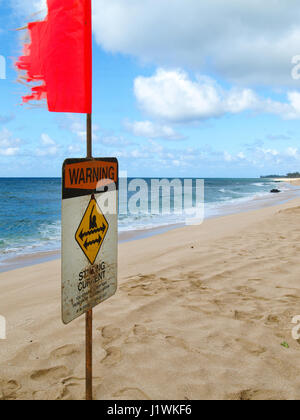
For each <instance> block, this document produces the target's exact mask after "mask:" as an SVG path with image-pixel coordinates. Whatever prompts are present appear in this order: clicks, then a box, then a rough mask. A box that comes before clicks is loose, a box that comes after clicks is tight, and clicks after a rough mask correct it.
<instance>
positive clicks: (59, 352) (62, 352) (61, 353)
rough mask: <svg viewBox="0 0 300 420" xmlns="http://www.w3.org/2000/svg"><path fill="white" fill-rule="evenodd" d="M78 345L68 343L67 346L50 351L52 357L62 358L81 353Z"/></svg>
mask: <svg viewBox="0 0 300 420" xmlns="http://www.w3.org/2000/svg"><path fill="white" fill-rule="evenodd" d="M79 353H80V351H79V349H78V347H76V346H75V345H73V344H66V345H65V346H62V347H59V348H57V349H55V350H53V351H52V352H51V353H50V357H51V358H53V359H60V358H61V357H68V356H74V355H75V354H79Z"/></svg>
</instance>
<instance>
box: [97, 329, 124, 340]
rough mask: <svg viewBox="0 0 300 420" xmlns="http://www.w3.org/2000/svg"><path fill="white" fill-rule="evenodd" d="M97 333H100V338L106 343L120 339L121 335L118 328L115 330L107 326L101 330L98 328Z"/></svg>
mask: <svg viewBox="0 0 300 420" xmlns="http://www.w3.org/2000/svg"><path fill="white" fill-rule="evenodd" d="M98 331H99V332H100V333H101V335H102V337H103V338H104V340H105V341H106V342H110V341H114V340H116V339H117V338H120V337H121V335H122V333H121V329H120V328H115V327H113V326H112V325H107V326H105V327H103V328H98Z"/></svg>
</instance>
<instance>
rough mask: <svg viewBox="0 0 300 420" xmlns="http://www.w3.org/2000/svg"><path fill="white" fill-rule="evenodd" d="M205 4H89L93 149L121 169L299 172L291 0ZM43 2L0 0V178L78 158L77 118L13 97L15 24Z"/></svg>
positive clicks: (53, 169) (44, 170)
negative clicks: (2, 74) (2, 72)
mask: <svg viewBox="0 0 300 420" xmlns="http://www.w3.org/2000/svg"><path fill="white" fill-rule="evenodd" d="M203 3H204V2H199V1H196V0H186V1H184V2H183V1H181V0H173V1H172V6H170V2H169V1H167V0H159V1H158V0H151V1H150V0H144V1H143V2H140V1H139V0H128V1H126V2H125V1H122V0H96V1H94V4H93V11H94V15H93V25H94V40H93V44H94V45H93V47H94V74H93V86H94V88H93V89H94V91H93V96H94V103H93V110H94V116H93V121H94V127H93V133H94V156H116V157H118V159H119V162H120V169H121V170H123V171H127V172H128V175H129V176H158V177H164V176H170V177H176V176H193V177H256V176H259V175H261V174H268V173H281V174H284V173H286V172H289V171H296V170H299V171H300V149H299V140H300V79H297V80H294V79H293V78H292V75H291V72H292V69H293V67H294V68H295V65H296V64H297V62H298V61H297V60H298V59H297V57H296V58H295V59H294V60H295V62H294V64H292V58H293V57H295V56H297V55H300V25H299V22H300V20H299V18H300V16H299V15H300V8H299V5H298V4H297V1H294V0H291V1H290V6H289V8H287V6H286V2H284V1H283V0H282V1H281V0H270V1H269V2H268V6H265V5H262V4H261V2H258V1H257V0H253V1H251V2H250V1H249V2H248V1H246V2H245V0H243V1H242V0H240V1H237V0H228V1H227V2H224V1H223V0H222V1H220V0H211V1H210V2H206V4H203ZM272 3H274V4H272ZM273 6H274V7H273ZM275 6H276V7H275ZM43 9H44V4H43V1H37V0H32V1H30V0H23V1H21V0H20V1H19V0H15V1H4V0H0V41H1V42H0V55H1V56H3V57H4V58H5V60H6V64H7V68H6V79H0V92H1V102H0V177H5V176H21V177H24V176H60V172H61V166H62V162H63V160H64V159H65V158H67V157H82V156H84V154H85V134H84V127H85V117H84V116H83V115H70V114H53V113H49V112H48V111H47V109H46V107H41V108H30V107H28V106H22V105H21V96H22V94H23V93H24V92H26V88H24V87H23V86H21V85H18V83H17V82H16V79H17V74H16V72H15V70H14V67H13V62H14V59H15V58H16V57H18V55H20V53H21V48H22V44H21V40H20V36H21V33H20V32H17V31H15V28H17V27H19V26H21V25H22V24H24V23H26V22H27V21H28V20H32V17H31V18H30V16H32V15H33V13H35V12H36V11H39V10H43ZM216 10H217V11H218V13H216ZM299 62H300V58H299ZM295 70H296V69H295ZM295 70H294V72H295ZM296 73H297V72H296ZM299 73H300V71H299Z"/></svg>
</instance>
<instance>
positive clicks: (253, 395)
mask: <svg viewBox="0 0 300 420" xmlns="http://www.w3.org/2000/svg"><path fill="white" fill-rule="evenodd" d="M226 399H228V400H239V401H253V400H256V401H264V400H269V401H270V400H271V401H273V400H274V401H276V400H284V399H285V398H284V397H283V396H282V395H281V393H280V392H278V391H272V390H268V389H245V390H243V391H240V392H237V393H235V394H229V395H227V396H226Z"/></svg>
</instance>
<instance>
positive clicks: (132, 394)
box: [113, 388, 151, 401]
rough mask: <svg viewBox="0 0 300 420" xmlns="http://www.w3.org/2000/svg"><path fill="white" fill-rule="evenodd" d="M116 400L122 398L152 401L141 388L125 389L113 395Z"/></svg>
mask: <svg viewBox="0 0 300 420" xmlns="http://www.w3.org/2000/svg"><path fill="white" fill-rule="evenodd" d="M113 397H115V398H122V399H124V400H131V401H133V400H150V399H151V398H150V397H148V395H147V394H145V393H144V392H143V391H142V390H141V389H139V388H123V389H120V391H117V392H115V393H114V394H113Z"/></svg>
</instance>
